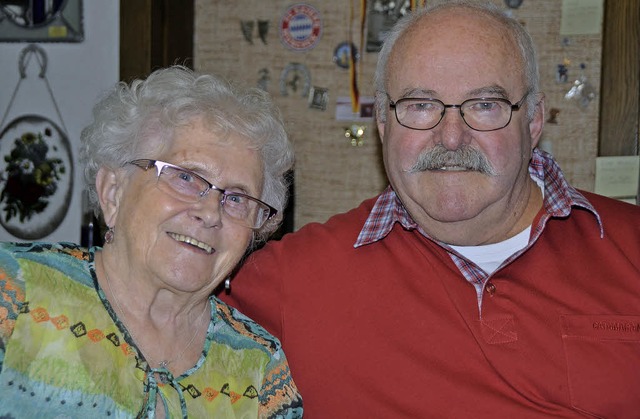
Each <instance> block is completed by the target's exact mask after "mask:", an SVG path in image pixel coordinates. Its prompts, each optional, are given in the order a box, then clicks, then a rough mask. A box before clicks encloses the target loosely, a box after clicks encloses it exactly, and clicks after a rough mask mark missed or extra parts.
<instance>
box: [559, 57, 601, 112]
mask: <svg viewBox="0 0 640 419" xmlns="http://www.w3.org/2000/svg"><path fill="white" fill-rule="evenodd" d="M585 68H586V65H585V64H584V63H583V64H580V69H581V70H582V72H581V74H580V77H578V79H577V80H576V81H574V82H573V86H571V89H569V91H568V92H567V93H566V94H565V95H564V98H565V99H567V100H570V101H573V102H574V103H575V104H576V105H578V107H580V108H581V109H586V108H587V106H589V103H591V101H592V100H593V99H595V97H596V92H595V89H594V88H593V86H592V85H591V83H589V81H588V80H587V77H586V76H585V75H584V69H585Z"/></svg>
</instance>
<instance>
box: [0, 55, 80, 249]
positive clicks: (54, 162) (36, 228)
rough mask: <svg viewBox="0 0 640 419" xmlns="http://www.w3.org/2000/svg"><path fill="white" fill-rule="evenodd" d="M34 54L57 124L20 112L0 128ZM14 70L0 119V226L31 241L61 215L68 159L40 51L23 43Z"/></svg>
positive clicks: (69, 178)
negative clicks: (12, 86)
mask: <svg viewBox="0 0 640 419" xmlns="http://www.w3.org/2000/svg"><path fill="white" fill-rule="evenodd" d="M34 57H35V59H36V61H37V62H38V64H39V65H40V73H39V78H40V79H42V80H43V81H44V83H45V85H46V88H47V91H48V93H49V95H50V97H51V100H52V102H53V106H54V108H55V111H56V114H57V116H58V118H59V120H60V125H58V124H56V123H54V122H53V121H51V120H50V119H48V118H46V117H44V116H41V115H33V114H26V115H21V116H18V117H17V118H15V119H14V120H12V121H11V122H10V123H8V124H7V125H6V126H5V121H6V119H7V116H8V115H9V111H10V109H11V106H12V105H13V102H14V100H15V98H16V96H17V95H18V92H19V89H20V85H21V83H22V82H23V81H24V80H26V78H27V71H26V70H27V67H28V65H29V62H30V61H31V60H32V59H33V58H34ZM18 69H19V73H20V79H19V81H18V83H17V85H16V88H15V90H14V92H13V95H12V96H11V99H10V100H9V104H8V105H7V109H6V111H5V113H4V116H3V118H2V121H1V122H0V224H1V225H2V227H4V228H5V230H7V231H8V232H9V233H10V234H12V235H13V236H15V237H17V238H19V239H24V240H36V239H41V238H43V237H45V236H47V235H49V234H51V233H52V232H53V231H54V230H55V229H56V228H58V226H59V225H60V223H62V220H63V219H64V217H65V215H66V214H67V211H68V209H69V204H70V202H71V193H72V191H73V178H74V176H73V159H72V157H71V147H70V145H69V140H68V137H69V135H68V133H67V129H66V127H65V125H64V121H63V119H62V115H61V114H60V109H59V108H58V104H57V102H56V100H55V97H54V95H53V91H52V89H51V86H50V84H49V81H48V80H47V77H46V70H47V55H46V53H45V52H44V50H43V49H42V48H40V47H39V46H37V45H35V44H31V45H28V46H27V47H26V48H24V49H23V50H22V52H21V53H20V58H19V60H18ZM31 100H37V98H31Z"/></svg>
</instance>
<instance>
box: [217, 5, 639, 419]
mask: <svg viewBox="0 0 640 419" xmlns="http://www.w3.org/2000/svg"><path fill="white" fill-rule="evenodd" d="M376 89H377V96H376V99H377V123H378V128H379V132H380V133H381V134H380V135H381V140H382V144H383V155H384V163H385V167H386V171H387V175H388V178H389V181H390V186H389V188H388V189H387V190H385V191H384V192H383V193H382V194H381V195H379V196H377V197H375V198H372V199H369V200H367V201H364V202H363V203H362V204H361V205H360V206H359V207H358V208H355V209H353V210H352V211H350V212H347V213H345V214H341V215H336V216H334V217H333V218H331V219H330V220H329V221H328V222H326V223H325V224H310V225H307V226H305V227H303V228H302V229H300V230H299V231H298V232H296V233H293V234H290V235H288V236H285V237H284V238H283V239H282V240H281V241H279V242H273V243H270V244H268V245H267V246H266V247H265V248H263V249H262V250H260V251H258V252H256V253H255V254H254V255H252V256H251V257H250V258H249V260H248V261H247V262H246V263H245V264H244V267H243V269H242V270H241V271H240V273H239V275H238V276H237V277H236V278H235V279H234V284H233V290H232V293H231V295H230V296H228V297H227V298H228V299H231V300H233V301H234V302H235V303H236V304H238V305H239V306H240V307H241V309H242V311H244V312H246V313H248V314H249V315H250V316H251V317H253V318H255V319H257V320H258V321H259V322H261V323H262V324H264V325H266V326H267V328H268V329H269V330H270V331H271V332H273V333H274V334H275V335H276V336H278V337H280V338H281V339H282V342H283V345H284V347H285V348H286V350H287V353H288V354H289V359H290V363H291V367H292V372H293V376H294V377H295V379H296V382H297V383H298V386H299V388H300V391H301V393H302V394H303V395H304V397H305V414H306V415H305V417H309V418H312V419H314V418H398V417H407V418H431V417H433V418H444V417H447V418H467V417H474V418H496V417H501V418H509V417H510V418H548V417H555V418H559V417H562V418H573V417H585V416H588V417H607V418H631V417H637V415H638V414H639V412H640V396H638V389H639V388H640V373H639V371H640V208H638V207H636V206H634V205H630V204H626V203H622V202H618V201H615V200H612V199H608V198H604V197H601V196H597V195H594V194H591V193H588V192H584V191H578V190H576V189H574V188H573V187H571V186H570V185H569V184H568V183H567V182H566V180H565V179H564V177H563V174H562V172H561V170H560V168H559V167H558V166H557V164H556V162H555V161H554V160H553V158H552V157H551V156H550V155H548V154H546V153H544V152H542V151H540V150H538V149H536V145H537V143H538V141H539V139H540V136H541V133H542V128H543V125H544V118H543V116H544V96H543V95H542V93H540V90H539V82H538V73H537V63H536V58H535V52H534V48H533V44H532V41H531V38H530V37H529V35H528V34H527V33H526V31H525V30H524V29H523V28H522V27H521V26H520V25H519V24H518V23H517V22H516V21H514V20H512V19H510V18H508V17H506V16H504V15H503V14H502V13H501V11H500V10H498V9H497V8H493V7H491V6H478V5H475V4H468V3H460V2H447V3H445V4H443V5H440V6H435V7H434V8H431V9H421V10H420V11H419V12H416V13H415V14H413V15H411V16H409V17H407V18H405V19H403V20H401V21H400V22H399V23H398V24H397V25H396V27H395V28H394V30H393V31H392V33H391V34H390V35H389V37H388V38H387V40H386V42H385V44H384V46H383V49H382V51H381V52H380V55H379V63H378V68H377V73H376Z"/></svg>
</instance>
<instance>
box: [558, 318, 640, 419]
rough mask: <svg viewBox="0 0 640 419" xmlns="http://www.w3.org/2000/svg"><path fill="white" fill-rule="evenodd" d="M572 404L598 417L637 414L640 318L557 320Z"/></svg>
mask: <svg viewBox="0 0 640 419" xmlns="http://www.w3.org/2000/svg"><path fill="white" fill-rule="evenodd" d="M561 324H562V342H563V346H564V351H565V356H566V359H567V374H568V385H569V392H570V396H571V403H572V405H573V407H574V408H575V409H576V410H579V411H581V412H583V413H586V414H589V415H591V416H593V417H597V418H607V419H614V418H638V417H639V415H640V392H639V389H640V316H617V315H565V316H561Z"/></svg>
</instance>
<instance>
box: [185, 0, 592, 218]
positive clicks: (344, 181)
mask: <svg viewBox="0 0 640 419" xmlns="http://www.w3.org/2000/svg"><path fill="white" fill-rule="evenodd" d="M350 1H352V4H353V6H354V13H353V19H351V15H350V7H349V6H350V5H349V1H345V0H322V1H311V2H308V3H307V4H309V5H311V6H313V7H314V8H316V9H317V10H318V11H319V12H320V15H321V18H322V35H321V39H320V41H319V43H318V44H317V46H316V47H315V48H313V49H310V50H308V51H306V52H295V51H292V50H290V49H288V48H286V47H284V46H283V45H282V43H281V42H280V35H279V24H280V20H281V18H282V14H283V12H284V11H285V10H286V9H287V8H288V7H289V6H291V5H292V4H294V2H291V1H283V0H236V1H233V2H230V1H226V0H224V1H223V0H197V1H196V18H195V42H194V49H195V52H194V56H195V62H194V65H195V68H196V69H197V70H199V71H206V72H213V73H216V74H219V75H222V76H224V77H227V78H230V79H232V80H234V81H237V82H239V83H244V84H248V85H256V86H257V85H258V80H259V79H260V74H259V71H260V70H261V69H263V68H266V69H267V70H268V71H269V74H270V80H269V83H268V87H267V90H268V91H269V92H270V93H271V94H272V95H273V96H274V97H275V99H276V102H277V103H278V105H279V106H280V108H281V109H282V112H283V115H284V118H285V120H286V122H287V128H288V131H289V134H290V136H291V139H292V141H293V143H294V147H295V150H296V155H297V161H296V167H295V182H296V183H295V188H296V194H295V212H294V220H295V228H296V229H297V228H300V227H301V226H303V225H304V224H306V223H308V222H311V221H325V220H326V219H327V218H329V217H330V216H331V215H332V214H334V213H337V212H343V211H346V210H348V209H350V208H352V207H354V206H356V205H357V204H358V203H360V202H361V201H362V200H363V199H365V198H367V197H370V196H373V195H374V194H376V193H378V192H380V191H381V190H382V189H384V187H385V186H386V184H387V182H386V178H385V175H384V169H383V167H382V161H381V151H380V144H379V140H378V138H377V133H376V132H375V128H374V126H373V124H371V123H366V124H365V125H366V126H367V129H366V133H365V137H364V144H363V145H362V146H355V147H354V146H352V145H351V142H350V140H349V139H347V138H346V137H345V135H344V132H345V128H346V127H347V126H349V125H350V123H349V122H346V121H336V118H335V105H336V98H337V97H343V96H349V72H348V70H345V69H342V68H340V67H338V66H337V65H336V64H335V63H334V61H333V53H334V49H335V47H336V46H337V45H338V44H339V43H341V42H344V41H347V40H349V39H352V40H353V41H354V43H355V44H356V45H358V46H359V45H360V42H361V37H360V33H359V29H358V25H359V22H360V18H361V14H360V11H359V6H360V2H359V1H355V0H350ZM493 1H495V2H496V4H498V5H500V6H502V7H505V9H506V6H504V1H502V0H493ZM369 3H373V2H372V1H369ZM561 6H562V1H561V0H524V2H523V4H522V6H521V7H520V8H519V9H515V10H512V11H511V13H513V15H514V16H515V17H516V18H517V19H518V20H520V21H522V22H523V23H524V24H525V25H526V26H527V28H528V29H529V31H530V32H531V33H532V36H533V38H534V41H535V43H536V46H537V49H538V54H539V57H540V73H541V80H542V90H543V91H544V92H545V93H546V97H547V118H549V117H550V112H549V111H550V109H551V108H555V109H558V110H559V113H558V114H557V116H556V121H557V123H548V124H547V125H546V127H545V131H544V135H543V139H544V140H545V144H550V147H551V151H552V153H553V154H554V156H555V157H556V158H557V159H558V160H559V162H560V164H561V165H562V167H563V169H564V171H565V174H566V175H567V177H568V179H569V180H570V181H571V182H572V183H573V184H574V185H576V186H577V187H580V188H584V189H587V190H592V189H593V186H594V174H595V157H596V154H597V144H598V138H597V135H598V114H599V110H598V106H599V103H598V102H599V101H598V99H597V98H596V100H594V101H593V102H592V103H590V104H589V106H588V107H587V108H586V109H581V108H579V107H578V106H576V105H574V104H573V103H570V102H568V101H567V100H565V99H564V95H565V93H566V92H567V91H568V90H569V88H570V87H571V83H572V82H573V81H574V80H575V79H576V78H577V77H578V76H579V75H580V74H581V73H580V69H579V65H580V63H584V64H585V65H586V69H585V71H584V74H585V76H586V77H587V78H588V80H589V81H590V82H591V83H592V84H593V87H594V88H595V90H596V93H597V92H598V90H599V85H600V82H599V80H600V56H601V44H602V37H601V34H600V33H598V34H595V35H580V36H577V35H576V36H569V37H563V36H561V35H560V22H561ZM242 20H253V21H254V22H255V24H256V25H257V21H258V20H268V21H269V22H270V26H269V31H268V34H267V38H266V39H267V43H266V45H265V44H263V42H262V41H261V40H260V39H259V37H258V32H257V28H254V31H253V43H252V44H250V43H249V42H247V41H246V40H245V38H244V37H243V35H242V32H241V29H240V26H241V25H240V22H241V21H242ZM350 26H351V27H353V28H354V29H353V33H352V34H350V30H349V28H350ZM565 38H566V40H565ZM563 40H565V41H563ZM359 52H360V61H359V62H358V81H359V83H358V86H359V90H360V94H361V95H362V96H373V93H374V92H373V88H372V78H373V72H374V69H375V62H376V59H377V53H367V52H365V51H362V50H361V51H359ZM565 59H568V60H570V65H569V83H564V84H563V83H558V82H557V81H556V66H557V64H561V63H563V61H564V60H565ZM289 63H300V64H304V65H305V66H306V67H307V68H308V69H309V70H310V76H311V86H315V87H320V88H326V89H328V106H327V109H326V110H324V111H322V110H319V109H314V108H310V107H309V104H308V99H307V98H306V97H302V96H301V95H299V94H295V95H294V94H291V93H290V94H289V95H287V96H283V95H282V94H281V92H280V77H281V74H282V72H283V70H284V69H285V67H286V66H287V64H289ZM359 124H362V123H359Z"/></svg>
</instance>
